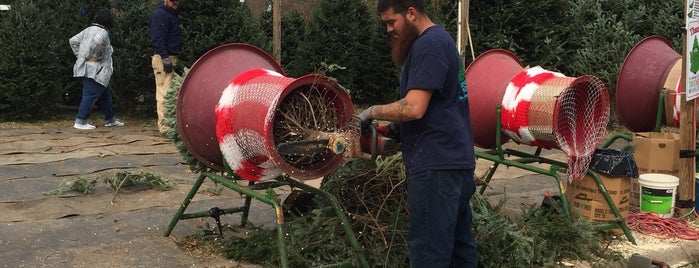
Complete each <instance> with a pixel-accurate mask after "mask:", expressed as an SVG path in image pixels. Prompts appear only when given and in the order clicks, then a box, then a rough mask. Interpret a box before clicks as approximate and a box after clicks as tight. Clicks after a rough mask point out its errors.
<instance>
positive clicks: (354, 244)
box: [282, 177, 369, 267]
mask: <svg viewBox="0 0 699 268" xmlns="http://www.w3.org/2000/svg"><path fill="white" fill-rule="evenodd" d="M282 180H284V181H286V182H288V183H289V184H290V185H291V186H293V187H298V188H300V189H302V190H305V191H307V192H309V193H313V194H318V195H321V196H323V197H324V198H325V199H327V200H328V201H330V204H331V205H332V206H333V209H334V210H335V214H336V216H337V217H338V218H339V219H340V222H341V223H342V228H344V230H345V236H346V238H347V240H348V241H349V243H350V246H351V247H352V249H353V250H354V252H355V254H356V255H357V258H358V259H359V263H360V265H361V266H360V267H369V262H368V261H367V260H366V258H365V257H364V253H363V252H362V250H361V248H360V247H359V242H358V241H357V238H356V237H355V236H354V232H352V227H351V225H350V222H349V220H347V217H345V213H344V211H343V210H342V207H341V206H340V202H339V201H338V200H337V198H336V197H335V196H334V195H332V194H330V193H328V192H326V191H323V190H320V189H318V188H314V187H311V186H309V185H307V184H304V183H299V182H297V181H294V180H292V179H288V178H286V177H283V178H282Z"/></svg>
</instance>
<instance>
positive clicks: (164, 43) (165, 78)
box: [148, 0, 182, 134]
mask: <svg viewBox="0 0 699 268" xmlns="http://www.w3.org/2000/svg"><path fill="white" fill-rule="evenodd" d="M178 8H179V0H163V2H162V3H159V4H158V5H157V6H156V8H155V10H154V11H153V13H152V14H151V15H150V18H149V22H148V25H149V27H150V37H151V42H152V45H153V57H152V59H151V64H152V65H153V75H154V76H155V101H156V110H157V113H158V122H157V123H158V130H159V131H160V133H163V134H165V132H166V131H167V129H168V127H167V126H166V125H164V124H163V120H165V112H166V111H165V106H164V104H163V101H164V100H165V95H166V94H167V91H168V90H169V89H170V87H171V86H172V74H173V68H174V67H175V66H177V55H178V54H179V53H180V52H181V51H182V34H181V30H180V17H179V9H178Z"/></svg>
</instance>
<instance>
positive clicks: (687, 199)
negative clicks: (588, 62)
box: [676, 0, 697, 214]
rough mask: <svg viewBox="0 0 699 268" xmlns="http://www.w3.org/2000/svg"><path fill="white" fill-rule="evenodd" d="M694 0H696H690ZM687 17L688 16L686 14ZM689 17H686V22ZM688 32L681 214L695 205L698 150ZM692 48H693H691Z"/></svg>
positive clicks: (682, 110)
mask: <svg viewBox="0 0 699 268" xmlns="http://www.w3.org/2000/svg"><path fill="white" fill-rule="evenodd" d="M686 1H687V0H685V5H684V6H685V14H687V12H688V10H687V4H688V3H687V2H686ZM690 1H694V0H690ZM685 18H686V16H685ZM686 23H687V19H685V24H686ZM687 49H688V48H687V34H686V33H685V34H683V35H682V79H681V81H680V85H681V87H682V90H681V91H682V94H680V133H679V134H680V150H683V151H684V152H685V153H681V154H680V155H681V156H682V155H684V156H683V157H680V162H679V164H680V173H679V177H680V184H679V186H678V187H677V204H676V206H677V207H679V210H680V213H681V214H686V213H687V212H689V211H690V210H691V209H692V208H693V207H694V202H692V201H693V200H694V174H695V172H694V171H695V158H694V157H693V156H694V151H695V150H696V129H697V128H696V105H695V100H694V99H692V100H690V101H687V94H688V92H687V87H686V80H687V62H688V61H689V57H688V56H689V55H687ZM689 49H691V48H689Z"/></svg>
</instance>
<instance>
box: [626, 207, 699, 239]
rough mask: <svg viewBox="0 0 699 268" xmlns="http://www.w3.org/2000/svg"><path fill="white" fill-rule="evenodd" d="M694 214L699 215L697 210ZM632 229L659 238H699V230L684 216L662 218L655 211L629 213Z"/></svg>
mask: <svg viewBox="0 0 699 268" xmlns="http://www.w3.org/2000/svg"><path fill="white" fill-rule="evenodd" d="M694 216H696V217H699V214H697V212H696V211H694ZM627 224H628V226H629V228H630V229H632V230H634V231H636V232H639V233H641V234H643V235H648V236H652V237H655V238H658V239H669V238H679V239H683V240H699V230H696V229H693V228H692V227H691V226H689V223H688V222H687V220H685V219H684V218H674V217H672V218H662V217H660V216H659V215H658V214H657V213H654V212H636V213H629V217H628V219H627Z"/></svg>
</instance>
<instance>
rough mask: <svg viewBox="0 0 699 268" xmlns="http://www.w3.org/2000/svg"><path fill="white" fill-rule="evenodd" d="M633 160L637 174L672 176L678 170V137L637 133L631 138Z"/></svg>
mask: <svg viewBox="0 0 699 268" xmlns="http://www.w3.org/2000/svg"><path fill="white" fill-rule="evenodd" d="M633 144H634V146H635V149H634V152H633V158H634V160H636V166H638V174H645V173H662V174H672V173H674V172H678V171H679V170H680V135H679V134H677V133H661V132H639V133H635V134H634V136H633Z"/></svg>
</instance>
